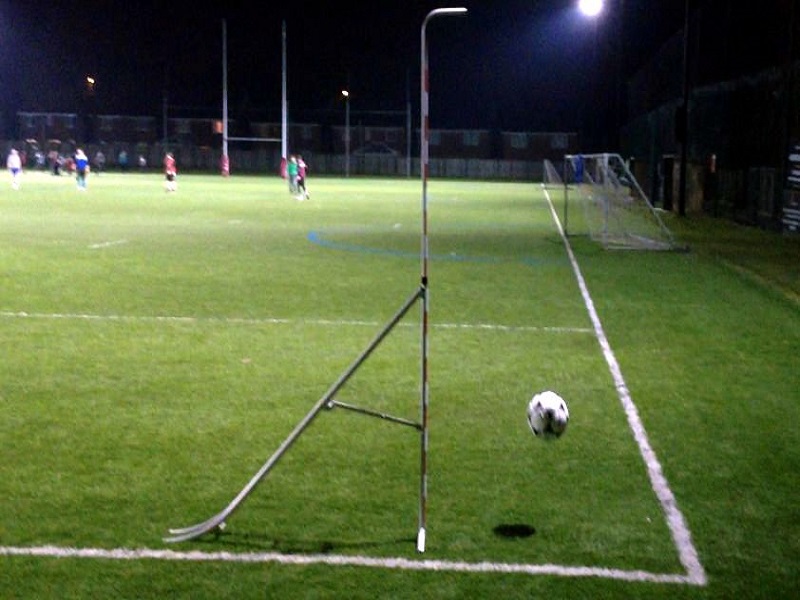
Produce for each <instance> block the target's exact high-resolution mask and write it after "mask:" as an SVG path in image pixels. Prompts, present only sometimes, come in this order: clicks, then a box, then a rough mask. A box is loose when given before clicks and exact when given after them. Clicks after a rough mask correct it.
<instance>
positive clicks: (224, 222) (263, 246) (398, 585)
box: [0, 173, 800, 599]
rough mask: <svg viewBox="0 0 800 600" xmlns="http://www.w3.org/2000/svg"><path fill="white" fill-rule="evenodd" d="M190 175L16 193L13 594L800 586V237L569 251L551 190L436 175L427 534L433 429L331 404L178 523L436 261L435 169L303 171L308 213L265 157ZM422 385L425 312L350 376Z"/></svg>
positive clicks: (6, 312)
mask: <svg viewBox="0 0 800 600" xmlns="http://www.w3.org/2000/svg"><path fill="white" fill-rule="evenodd" d="M178 185H179V189H178V191H177V193H166V192H165V191H164V188H163V180H162V178H161V176H160V175H158V174H156V173H153V174H138V173H137V174H128V175H122V174H115V173H104V174H102V175H100V176H90V180H89V189H88V190H87V191H86V192H79V191H78V190H77V189H76V187H75V184H74V181H73V180H72V179H70V178H68V177H54V176H51V175H47V174H42V173H28V174H26V176H25V178H24V180H23V185H22V189H20V190H19V191H14V190H12V189H11V186H10V182H8V181H6V182H5V184H4V185H3V186H2V187H0V339H2V342H3V343H2V345H1V346H0V353H1V354H0V356H2V360H0V456H2V461H0V596H2V597H3V598H60V599H65V598H100V597H115V598H145V597H153V598H156V597H169V598H193V599H196V598H222V597H235V598H406V597H407V598H531V597H548V598H691V599H694V598H702V599H705V598H720V599H722V598H735V597H736V598H783V597H790V596H791V595H792V594H794V593H795V590H796V589H797V588H798V586H799V585H800V577H799V576H798V573H800V504H798V501H797V492H798V489H800V475H798V473H797V466H798V464H800V430H798V428H797V426H796V425H797V423H798V422H800V378H799V377H798V372H800V301H799V300H798V299H800V266H799V265H800V244H799V243H798V240H797V238H791V237H781V236H777V235H774V234H767V233H765V232H761V231H757V230H753V229H748V228H742V227H738V226H735V225H732V224H729V223H723V222H719V221H711V220H708V219H704V218H702V217H694V216H692V217H688V218H685V219H680V218H668V219H667V224H668V225H669V226H670V227H671V228H672V229H673V231H674V233H675V234H676V236H677V237H678V238H679V239H681V240H682V241H683V242H685V243H687V244H688V245H689V247H690V248H691V250H690V251H689V252H687V253H659V252H650V253H648V252H609V251H604V250H602V249H600V248H599V247H598V246H597V245H595V244H593V243H592V242H591V241H590V240H588V239H586V238H581V237H575V238H569V248H570V249H571V250H572V253H573V256H574V259H575V263H574V264H573V262H572V261H571V260H570V254H569V252H568V247H567V245H566V244H565V241H564V239H563V238H562V237H561V235H560V233H559V229H558V225H557V222H556V220H555V219H554V215H553V212H552V211H551V205H550V203H549V201H548V198H547V196H546V195H545V194H544V193H543V190H542V188H541V186H540V185H539V184H538V183H485V182H474V181H444V180H433V181H430V182H429V185H428V210H429V241H430V256H431V260H430V269H429V275H430V287H429V289H430V296H429V297H430V325H431V328H430V336H429V341H430V355H429V367H430V456H429V473H428V515H427V525H428V530H427V547H426V552H425V553H424V554H419V553H417V552H416V547H415V536H416V532H417V518H418V501H419V462H420V454H419V448H420V441H419V434H418V432H416V431H415V430H413V429H411V428H409V427H403V426H399V425H398V424H396V423H391V422H388V421H384V420H380V419H375V418H371V417H369V416H365V415H360V414H356V413H353V412H350V411H345V410H341V409H335V410H331V411H323V412H322V413H320V415H319V416H318V418H317V419H316V420H315V421H314V422H313V423H312V424H311V426H310V427H309V428H308V429H307V430H306V431H305V432H304V433H303V435H302V436H301V437H300V438H299V439H298V441H297V443H296V444H295V445H294V446H292V447H291V448H290V450H289V451H288V452H287V453H286V455H285V457H284V458H283V459H282V460H281V461H280V463H279V464H278V465H277V466H276V467H275V469H274V470H273V471H272V472H271V473H270V474H269V475H268V476H267V477H266V478H265V479H264V480H263V481H262V482H261V483H260V484H259V485H258V486H257V487H256V489H255V490H254V491H253V493H252V494H251V495H250V496H249V497H248V499H247V500H246V501H245V502H244V503H243V504H242V506H241V507H240V508H239V510H238V511H237V512H236V513H235V514H234V515H233V517H232V518H231V519H230V520H229V521H228V523H227V528H226V529H225V531H224V532H222V533H221V534H220V535H218V536H213V535H210V536H206V537H204V538H201V539H199V540H195V541H190V542H185V543H180V544H166V543H164V542H163V540H162V538H163V537H164V536H165V535H167V532H168V529H169V528H170V527H181V526H187V525H191V524H193V523H196V522H199V521H202V520H205V519H206V518H208V517H210V516H212V515H213V514H215V513H217V512H218V511H219V510H221V509H222V508H224V507H225V506H226V505H227V504H228V502H229V501H230V500H231V499H232V498H233V497H234V496H235V495H236V494H237V493H238V492H239V490H240V489H241V488H242V487H243V486H244V485H245V484H246V483H247V482H248V480H249V479H250V478H251V476H252V475H253V474H254V473H255V472H256V471H257V470H258V469H259V468H260V467H261V466H262V464H263V463H264V461H265V460H266V459H267V458H268V457H269V456H270V455H271V454H272V453H273V452H274V451H275V450H276V449H277V448H278V446H279V445H280V444H281V442H282V441H283V440H284V439H285V438H286V436H287V435H288V434H289V433H290V432H291V431H292V429H293V428H294V427H295V425H296V424H297V423H298V422H299V421H300V420H301V419H302V418H303V417H304V416H305V415H306V413H307V412H308V410H309V409H310V408H311V407H312V406H313V405H314V403H315V402H316V401H317V400H318V399H319V398H320V397H321V396H322V395H323V394H324V393H325V391H326V390H327V389H328V388H329V387H330V385H331V384H332V383H333V382H334V381H335V380H336V379H337V378H338V377H339V376H340V374H341V373H342V372H343V371H344V370H345V369H346V368H347V367H348V366H349V365H350V364H351V363H352V362H353V360H354V359H355V358H356V357H357V356H358V355H359V354H360V352H361V351H362V350H363V349H364V348H365V347H366V345H367V344H368V343H369V342H370V340H372V339H373V337H374V336H375V335H376V334H377V333H378V332H379V331H380V330H381V328H382V327H383V326H384V325H385V324H386V322H387V321H388V320H389V319H390V318H391V317H392V315H393V314H394V313H395V311H396V310H397V309H398V308H399V307H400V306H401V305H402V303H403V302H404V301H405V300H406V299H407V298H408V297H409V296H410V295H411V294H413V293H414V291H415V290H416V289H417V288H418V286H419V282H420V272H421V264H420V247H421V246H420V230H421V228H420V222H421V185H420V182H419V181H418V180H413V179H409V180H380V179H360V178H351V179H315V178H313V177H312V178H310V179H309V191H310V192H311V198H310V199H308V200H306V201H303V202H299V201H297V200H296V199H294V198H293V197H292V196H291V195H290V194H289V193H288V190H287V189H286V185H285V183H284V182H283V181H281V180H280V179H277V178H267V177H238V176H233V177H231V178H227V179H225V178H222V177H219V176H203V175H185V176H181V177H180V178H179V183H178ZM551 200H552V202H553V206H554V208H555V211H556V214H557V213H558V211H559V205H558V204H559V195H558V194H557V193H555V194H553V195H552V196H551ZM576 272H577V273H578V274H579V276H578V275H576ZM581 284H583V286H582V285H581ZM582 292H585V293H586V294H588V296H585V295H584V293H582ZM587 297H588V298H589V299H590V303H589V304H590V306H591V310H593V311H594V314H595V315H596V317H597V319H598V323H599V324H600V326H601V329H602V336H604V337H602V338H599V337H598V334H597V331H596V328H595V325H596V324H595V323H594V322H593V320H592V312H591V310H590V308H589V305H588V304H587ZM603 341H605V342H606V343H607V344H606V345H607V348H606V351H605V352H604V343H602V342H603ZM609 356H611V358H612V359H613V363H612V364H610V363H609V360H608V358H609ZM613 365H616V366H617V367H618V371H619V375H620V376H621V377H622V378H623V380H624V385H623V386H620V385H619V383H620V382H619V381H618V380H617V379H615V375H614V369H613ZM419 386H420V310H419V307H415V308H414V309H412V310H411V311H410V313H409V314H408V315H407V316H406V318H405V319H404V320H403V321H402V323H401V324H400V325H398V326H397V327H396V328H394V329H393V330H392V332H391V333H390V335H389V336H388V337H387V338H386V340H385V341H384V342H383V343H382V344H381V345H380V346H379V347H378V349H377V350H376V351H375V353H374V354H373V355H372V356H370V357H369V358H368V359H367V361H366V362H365V363H364V364H363V365H362V366H361V367H360V368H359V369H358V370H357V372H356V374H355V375H354V376H353V377H352V378H351V380H349V381H348V382H347V384H346V385H345V386H344V388H343V389H342V390H341V391H340V392H339V394H338V395H337V397H336V398H337V400H340V401H341V402H346V403H349V404H354V405H358V406H362V407H366V408H369V409H372V410H376V411H380V412H385V413H389V414H393V415H396V416H400V417H403V418H407V419H410V420H417V419H418V418H419ZM621 388H622V389H621ZM545 389H553V390H556V391H557V392H558V393H560V394H561V395H562V396H563V397H564V398H565V399H566V400H567V402H568V403H569V407H570V412H571V421H570V425H569V427H568V429H567V431H566V433H565V435H564V436H563V437H562V438H561V439H559V440H557V441H555V442H551V443H546V442H543V441H541V440H538V439H535V438H534V437H533V436H532V434H531V433H530V430H529V429H528V427H527V424H526V420H525V408H526V405H527V402H528V400H529V398H530V397H531V395H532V394H533V393H535V392H537V391H541V390H545ZM625 394H628V396H629V399H630V401H631V403H632V404H631V405H630V406H627V409H628V412H627V413H626V405H625V402H624V401H621V395H622V396H625ZM631 406H632V407H633V412H634V413H635V414H634V418H633V420H632V418H631V410H630V409H631ZM637 423H638V424H639V425H641V430H637V429H636V425H637ZM642 440H644V443H645V445H646V449H647V451H643V449H642V447H643V446H642ZM654 473H656V478H655V479H654V477H653V474H654ZM659 477H661V479H659ZM659 482H661V484H659ZM662 484H663V485H662ZM660 486H661V487H660ZM665 498H667V500H668V502H667V505H666V506H665V500H664V499H665ZM670 499H671V500H670ZM676 515H677V516H678V517H679V521H680V523H679V525H681V524H682V525H683V526H685V529H683V530H682V529H680V527H678V529H677V530H676V527H675V520H674V518H675V516H676ZM683 534H686V535H685V537H682V536H683ZM693 552H696V555H694V557H695V558H696V563H692V560H691V559H692V556H693V555H692V553H693ZM687 556H689V559H690V560H689V563H690V564H689V565H688V570H687V560H686V557H687ZM692 568H696V569H699V571H697V570H695V571H692ZM698 573H700V574H701V575H702V577H699V578H698Z"/></svg>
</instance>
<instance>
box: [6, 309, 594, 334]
mask: <svg viewBox="0 0 800 600" xmlns="http://www.w3.org/2000/svg"><path fill="white" fill-rule="evenodd" d="M0 317H2V318H6V319H64V320H70V319H71V320H84V321H128V322H141V323H147V322H165V323H229V324H239V325H293V324H299V325H326V326H331V327H378V326H380V325H381V324H380V323H378V322H377V321H358V320H347V319H342V320H335V319H303V318H300V319H282V318H264V319H245V318H238V317H181V316H155V317H145V316H138V317H137V316H131V315H92V314H80V313H29V312H25V311H0ZM399 325H402V326H406V327H416V326H418V324H416V323H399ZM431 326H432V327H434V328H437V329H476V330H484V331H508V332H515V331H521V332H526V331H533V332H536V331H541V332H546V333H592V331H593V330H592V329H591V328H588V327H537V326H533V325H530V326H527V325H500V324H493V323H438V324H437V323H434V324H432V325H431Z"/></svg>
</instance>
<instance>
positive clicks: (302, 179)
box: [297, 154, 309, 200]
mask: <svg viewBox="0 0 800 600" xmlns="http://www.w3.org/2000/svg"><path fill="white" fill-rule="evenodd" d="M307 170H308V165H307V164H306V161H304V160H303V157H302V156H301V155H300V154H298V155H297V199H298V200H303V199H304V198H305V199H307V198H309V195H308V190H307V189H306V171H307Z"/></svg>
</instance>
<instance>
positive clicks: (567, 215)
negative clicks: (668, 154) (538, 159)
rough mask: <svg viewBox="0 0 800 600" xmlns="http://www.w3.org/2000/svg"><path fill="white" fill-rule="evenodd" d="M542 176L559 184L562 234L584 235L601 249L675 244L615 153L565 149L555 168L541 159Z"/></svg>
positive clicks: (658, 247)
mask: <svg viewBox="0 0 800 600" xmlns="http://www.w3.org/2000/svg"><path fill="white" fill-rule="evenodd" d="M547 162H549V161H547ZM544 178H545V185H547V186H549V187H553V186H555V185H560V186H561V187H562V188H563V190H564V206H563V211H564V214H563V220H564V223H563V225H564V232H565V233H566V234H567V235H573V236H576V235H588V236H589V237H591V238H592V239H593V240H595V241H597V242H599V243H600V244H602V245H603V247H604V248H606V249H640V250H678V249H681V248H680V247H679V246H678V244H677V243H676V241H675V239H674V237H673V235H672V232H671V231H670V230H669V229H668V228H667V226H666V225H665V224H664V222H663V220H662V219H661V217H660V215H659V214H658V211H657V210H656V209H655V208H654V207H653V205H652V204H651V203H650V200H649V199H648V198H647V196H646V195H645V193H644V192H643V191H642V188H641V186H640V185H639V183H638V182H637V181H636V178H635V177H634V176H633V174H632V173H631V171H630V169H629V168H628V165H627V164H626V163H625V161H624V160H623V159H622V157H621V156H620V155H619V154H610V153H601V154H576V155H570V154H568V155H566V156H564V165H563V169H562V171H561V173H560V174H559V172H558V170H557V169H556V168H555V166H554V165H553V164H552V163H550V164H549V165H548V164H545V168H544Z"/></svg>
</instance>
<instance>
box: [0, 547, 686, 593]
mask: <svg viewBox="0 0 800 600" xmlns="http://www.w3.org/2000/svg"><path fill="white" fill-rule="evenodd" d="M0 556H29V557H44V558H59V559H64V558H82V559H105V560H165V561H170V560H171V561H183V562H228V563H278V564H282V565H294V566H302V565H328V566H335V567H342V566H352V567H372V568H379V569H392V570H399V571H437V572H448V571H449V572H458V573H479V574H480V573H484V574H522V575H555V576H558V577H596V578H601V579H617V580H622V581H637V582H650V583H676V584H684V585H698V582H696V581H692V580H691V578H689V577H686V576H685V575H674V574H670V573H650V572H647V571H625V570H623V569H604V568H602V567H568V566H563V565H552V564H544V565H530V564H521V563H495V562H487V561H483V562H477V563H471V562H463V561H448V560H411V559H407V558H377V557H372V556H345V555H340V554H281V553H278V552H244V553H234V552H201V551H199V550H191V551H187V552H176V551H173V550H152V549H149V548H140V549H128V548H114V549H103V548H62V547H59V546H33V547H29V548H23V547H14V546H0Z"/></svg>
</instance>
